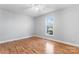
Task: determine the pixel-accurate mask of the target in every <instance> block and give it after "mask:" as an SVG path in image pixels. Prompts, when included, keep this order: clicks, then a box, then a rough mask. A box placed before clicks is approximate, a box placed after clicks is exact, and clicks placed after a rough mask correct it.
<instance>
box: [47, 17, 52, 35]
mask: <svg viewBox="0 0 79 59" xmlns="http://www.w3.org/2000/svg"><path fill="white" fill-rule="evenodd" d="M53 25H54V19H53V17H52V16H47V17H46V35H49V36H52V35H53V34H54V33H53V30H54V26H53Z"/></svg>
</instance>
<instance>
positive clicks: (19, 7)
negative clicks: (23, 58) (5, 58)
mask: <svg viewBox="0 0 79 59" xmlns="http://www.w3.org/2000/svg"><path fill="white" fill-rule="evenodd" d="M78 19H79V5H78V4H0V54H78V53H79V26H78V25H79V20H78Z"/></svg>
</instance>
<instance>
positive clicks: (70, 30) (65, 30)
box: [35, 5, 79, 44]
mask: <svg viewBox="0 0 79 59" xmlns="http://www.w3.org/2000/svg"><path fill="white" fill-rule="evenodd" d="M48 15H50V16H53V17H54V18H55V24H54V27H55V28H54V36H46V35H45V19H46V17H47V16H48ZM35 23H36V25H35V27H36V28H35V29H36V30H35V31H36V33H35V35H40V36H45V37H50V38H54V39H57V40H61V41H65V42H70V43H73V44H79V5H78V6H74V7H69V8H65V9H61V10H57V11H55V12H51V13H49V14H46V15H43V16H40V17H37V18H36V20H35Z"/></svg>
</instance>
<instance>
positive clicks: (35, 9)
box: [0, 4, 72, 17]
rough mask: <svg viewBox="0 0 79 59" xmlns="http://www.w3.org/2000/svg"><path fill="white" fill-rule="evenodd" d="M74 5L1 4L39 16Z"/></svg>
mask: <svg viewBox="0 0 79 59" xmlns="http://www.w3.org/2000/svg"><path fill="white" fill-rule="evenodd" d="M69 6H72V5H71V4H0V8H1V9H5V10H9V11H12V12H16V13H22V14H25V15H28V16H33V17H37V16H40V15H43V14H46V13H49V12H53V11H55V10H59V9H61V8H66V7H69Z"/></svg>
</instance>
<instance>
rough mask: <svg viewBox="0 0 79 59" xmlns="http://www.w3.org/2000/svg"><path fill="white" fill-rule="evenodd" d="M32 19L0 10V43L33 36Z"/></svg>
mask: <svg viewBox="0 0 79 59" xmlns="http://www.w3.org/2000/svg"><path fill="white" fill-rule="evenodd" d="M33 27H34V21H33V18H32V17H29V16H25V15H21V14H17V13H13V12H10V11H6V10H0V42H1V41H7V40H12V39H20V38H24V37H29V36H32V35H33V31H34V29H33Z"/></svg>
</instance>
